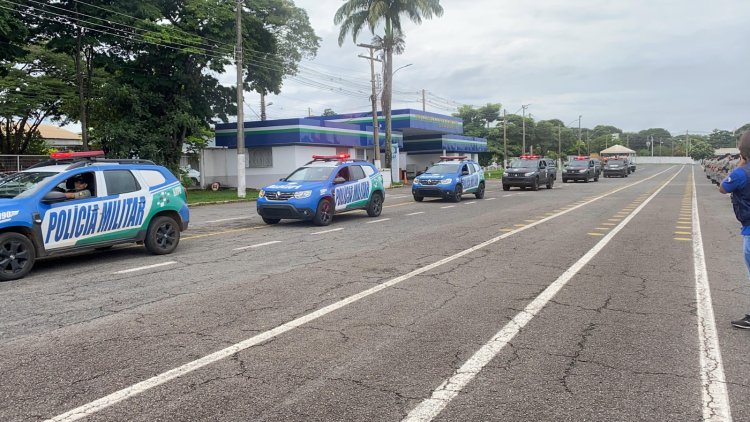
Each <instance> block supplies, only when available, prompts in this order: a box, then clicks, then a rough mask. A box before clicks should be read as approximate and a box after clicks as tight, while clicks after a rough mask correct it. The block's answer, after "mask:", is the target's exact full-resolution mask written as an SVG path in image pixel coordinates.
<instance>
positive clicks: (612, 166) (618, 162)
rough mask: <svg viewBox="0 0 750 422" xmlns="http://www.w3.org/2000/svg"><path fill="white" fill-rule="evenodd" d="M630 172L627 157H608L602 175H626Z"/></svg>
mask: <svg viewBox="0 0 750 422" xmlns="http://www.w3.org/2000/svg"><path fill="white" fill-rule="evenodd" d="M628 174H630V163H629V162H628V160H627V159H619V158H618V159H609V160H607V164H605V165H604V177H612V176H619V177H628Z"/></svg>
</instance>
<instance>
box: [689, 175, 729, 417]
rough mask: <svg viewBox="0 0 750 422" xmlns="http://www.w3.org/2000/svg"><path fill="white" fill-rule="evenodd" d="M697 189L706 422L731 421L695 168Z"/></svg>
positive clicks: (695, 242)
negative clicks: (707, 265)
mask: <svg viewBox="0 0 750 422" xmlns="http://www.w3.org/2000/svg"><path fill="white" fill-rule="evenodd" d="M691 174H692V179H693V180H692V182H693V185H692V188H693V194H692V196H693V201H692V202H693V204H692V205H693V265H694V266H695V296H696V299H697V301H698V306H697V307H696V309H697V311H698V312H697V313H698V315H697V316H698V338H699V342H698V343H699V345H700V364H701V381H702V382H701V387H702V393H703V420H704V421H712V422H714V421H715V422H719V421H722V422H731V420H732V411H731V409H730V407H729V394H728V392H727V384H726V378H725V377H724V364H723V363H722V359H721V349H720V348H719V335H718V333H717V331H716V321H715V320H714V308H713V304H712V302H711V286H710V284H709V282H708V270H707V269H706V257H705V255H704V253H703V237H702V235H701V223H700V217H699V215H698V197H697V196H696V192H695V168H693V169H692V173H691Z"/></svg>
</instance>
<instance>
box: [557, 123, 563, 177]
mask: <svg viewBox="0 0 750 422" xmlns="http://www.w3.org/2000/svg"><path fill="white" fill-rule="evenodd" d="M557 161H558V162H559V163H560V164H558V166H557V167H558V168H562V128H561V127H560V125H559V124H558V125H557Z"/></svg>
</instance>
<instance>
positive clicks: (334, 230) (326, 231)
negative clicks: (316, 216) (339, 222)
mask: <svg viewBox="0 0 750 422" xmlns="http://www.w3.org/2000/svg"><path fill="white" fill-rule="evenodd" d="M341 230H344V229H343V228H338V229H331V230H324V231H322V232H315V233H310V234H311V235H317V234H326V233H333V232H340V231H341Z"/></svg>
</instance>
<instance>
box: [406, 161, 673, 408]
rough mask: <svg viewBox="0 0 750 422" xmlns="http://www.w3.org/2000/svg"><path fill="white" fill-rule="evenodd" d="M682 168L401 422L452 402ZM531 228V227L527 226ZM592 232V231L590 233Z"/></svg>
mask: <svg viewBox="0 0 750 422" xmlns="http://www.w3.org/2000/svg"><path fill="white" fill-rule="evenodd" d="M680 172H682V168H681V169H680V170H679V171H678V172H677V173H675V174H674V176H672V177H670V178H669V180H667V181H666V182H665V183H664V184H663V185H662V186H661V187H660V188H659V189H657V190H656V192H654V193H653V194H652V195H651V196H650V197H649V198H648V199H647V200H646V201H645V202H644V203H643V204H641V205H640V206H639V207H638V208H637V209H636V210H635V211H633V213H632V214H630V215H629V216H628V217H627V218H625V219H624V220H623V221H622V223H620V224H619V225H617V227H615V228H614V229H612V231H611V232H609V233H608V234H607V235H606V236H604V237H603V238H602V240H600V241H599V242H597V243H596V245H594V247H593V248H591V249H590V250H589V251H588V252H586V254H585V255H584V256H582V257H581V259H579V260H578V261H576V263H575V264H573V266H572V267H570V268H568V269H567V270H566V271H565V272H564V273H563V274H562V275H561V276H560V277H558V278H557V280H555V281H554V282H553V283H552V284H550V285H549V286H548V287H547V288H546V289H544V291H542V293H540V294H539V296H537V297H536V298H535V299H534V300H533V301H532V302H531V303H529V304H528V305H527V306H526V308H524V309H523V310H522V311H521V312H519V313H518V314H516V316H514V317H513V319H512V320H511V321H510V322H509V323H508V324H506V325H505V326H504V327H503V328H502V329H501V330H500V331H498V332H497V333H496V334H495V335H494V336H493V337H492V339H490V341H489V342H487V343H486V344H485V345H484V346H482V347H481V348H480V349H479V350H478V351H477V352H476V353H474V355H473V356H472V357H470V358H469V360H467V361H466V363H464V364H463V365H462V366H461V367H460V368H458V369H457V370H456V371H455V372H454V374H453V376H452V377H450V378H448V379H447V380H445V381H443V382H442V383H441V384H440V385H439V386H438V387H437V388H436V389H435V390H434V391H433V392H432V396H431V397H430V398H428V399H425V400H424V401H422V403H420V404H419V405H418V406H417V407H415V408H414V409H412V411H411V412H409V414H408V415H406V417H405V418H404V419H403V420H402V422H404V421H405V422H428V421H431V420H432V419H433V418H435V417H436V416H437V415H439V414H440V412H442V411H443V409H444V408H445V407H446V406H447V405H448V403H450V402H451V400H453V399H454V398H455V397H456V396H458V393H460V392H461V390H463V388H464V387H466V385H467V384H469V382H471V381H472V380H473V379H474V377H476V376H477V375H478V374H479V372H480V371H482V369H483V368H484V367H485V366H486V365H487V364H488V363H490V361H492V359H494V358H495V356H497V355H498V353H500V351H501V350H502V349H503V348H504V347H505V346H506V345H507V344H508V343H509V342H510V341H511V340H513V338H514V337H515V336H516V334H518V333H519V332H520V331H521V330H522V329H523V327H525V326H526V324H528V323H529V321H531V319H532V318H534V317H535V316H536V315H537V314H538V313H539V312H540V311H541V310H542V309H543V308H544V307H545V306H546V305H547V303H549V301H550V300H552V299H553V298H554V297H555V295H556V294H557V293H558V292H559V291H560V290H561V289H562V288H563V287H565V285H566V284H567V283H568V282H569V281H570V280H571V279H572V278H573V276H575V275H576V274H577V273H578V272H579V271H580V270H581V269H583V267H584V266H585V265H586V264H588V263H589V262H590V261H591V260H592V259H594V257H595V256H596V255H597V254H598V253H599V252H600V251H601V250H602V249H603V248H604V247H605V246H607V244H608V243H609V242H610V241H611V240H612V239H613V238H614V237H615V235H616V234H617V233H618V232H620V230H622V229H623V228H624V227H625V226H626V225H627V224H628V223H629V222H630V221H631V220H632V219H633V218H634V217H635V216H636V215H637V214H638V213H639V212H640V211H641V210H642V209H643V208H644V207H645V206H646V205H647V204H648V203H649V202H650V201H651V200H652V199H653V198H654V197H655V196H656V195H657V194H659V192H661V190H662V189H664V188H665V187H666V186H667V185H668V184H669V183H670V182H672V180H674V178H675V177H677V175H678V174H680ZM529 227H530V226H529ZM589 234H591V233H589Z"/></svg>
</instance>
